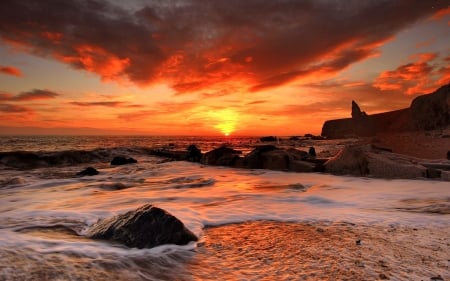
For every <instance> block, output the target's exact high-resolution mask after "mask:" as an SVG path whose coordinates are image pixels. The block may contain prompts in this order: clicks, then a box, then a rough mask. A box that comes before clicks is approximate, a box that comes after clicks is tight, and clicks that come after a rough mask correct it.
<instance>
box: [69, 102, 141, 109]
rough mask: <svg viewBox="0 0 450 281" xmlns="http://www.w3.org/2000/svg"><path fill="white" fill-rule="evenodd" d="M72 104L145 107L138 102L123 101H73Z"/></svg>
mask: <svg viewBox="0 0 450 281" xmlns="http://www.w3.org/2000/svg"><path fill="white" fill-rule="evenodd" d="M70 104H71V105H76V106H83V107H91V106H105V107H120V108H125V107H127V108H139V107H143V106H142V105H138V104H128V103H126V102H122V101H94V102H81V101H73V102H70Z"/></svg>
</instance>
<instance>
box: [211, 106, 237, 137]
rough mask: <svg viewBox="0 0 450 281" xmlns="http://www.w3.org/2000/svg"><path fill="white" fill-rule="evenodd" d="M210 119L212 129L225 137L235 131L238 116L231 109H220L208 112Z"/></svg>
mask: <svg viewBox="0 0 450 281" xmlns="http://www.w3.org/2000/svg"><path fill="white" fill-rule="evenodd" d="M208 115H209V117H210V118H211V119H212V122H213V124H214V125H213V127H214V128H216V129H219V131H221V132H222V133H223V134H224V135H225V136H229V135H230V134H231V133H232V132H234V131H235V130H236V123H237V121H238V119H239V115H238V113H237V112H236V111H234V110H232V109H221V110H214V111H209V112H208Z"/></svg>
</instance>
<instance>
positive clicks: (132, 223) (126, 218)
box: [87, 204, 198, 249]
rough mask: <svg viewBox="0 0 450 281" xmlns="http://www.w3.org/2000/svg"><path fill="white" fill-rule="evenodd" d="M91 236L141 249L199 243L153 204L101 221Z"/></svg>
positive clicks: (178, 222)
mask: <svg viewBox="0 0 450 281" xmlns="http://www.w3.org/2000/svg"><path fill="white" fill-rule="evenodd" d="M87 237H89V238H92V239H100V240H110V241H114V242H118V243H121V244H124V245H125V246H128V247H132V248H133V247H134V248H139V249H142V248H152V247H156V246H159V245H163V244H175V245H186V244H188V243H189V242H191V241H197V240H198V238H197V237H196V236H195V235H194V234H193V233H192V232H191V231H190V230H189V229H187V228H186V227H185V226H184V224H183V223H182V222H181V221H180V220H179V219H177V218H176V217H174V216H173V215H171V214H169V213H168V212H166V211H165V210H163V209H160V208H157V207H155V206H152V205H150V204H147V205H144V206H141V207H139V208H138V209H136V210H133V211H129V212H127V213H125V214H121V215H118V216H115V217H112V218H106V219H103V220H100V221H98V222H97V223H95V224H94V225H93V226H92V227H91V228H90V229H89V231H88V233H87Z"/></svg>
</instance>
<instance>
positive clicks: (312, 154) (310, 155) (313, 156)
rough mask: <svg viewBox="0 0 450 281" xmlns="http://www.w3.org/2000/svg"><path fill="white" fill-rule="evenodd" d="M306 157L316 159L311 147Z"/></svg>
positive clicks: (313, 149)
mask: <svg viewBox="0 0 450 281" xmlns="http://www.w3.org/2000/svg"><path fill="white" fill-rule="evenodd" d="M308 156H309V157H311V158H316V149H315V148H314V147H313V146H311V147H310V148H309V151H308Z"/></svg>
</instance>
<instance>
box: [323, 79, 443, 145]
mask: <svg viewBox="0 0 450 281" xmlns="http://www.w3.org/2000/svg"><path fill="white" fill-rule="evenodd" d="M351 116H352V117H351V118H344V119H335V120H328V121H325V123H324V124H323V127H322V136H324V137H327V138H330V139H333V138H346V137H370V136H375V135H377V134H380V133H397V132H407V131H429V130H436V129H442V128H446V127H448V126H449V125H450V84H447V85H445V86H442V87H440V88H439V89H437V90H436V91H435V92H433V93H431V94H427V95H422V96H418V97H416V98H415V99H414V100H413V101H412V102H411V105H410V107H408V108H404V109H399V110H394V111H388V112H383V113H378V114H371V115H369V114H367V113H365V112H364V111H361V109H360V107H359V106H358V104H357V103H356V102H355V101H352V112H351Z"/></svg>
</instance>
